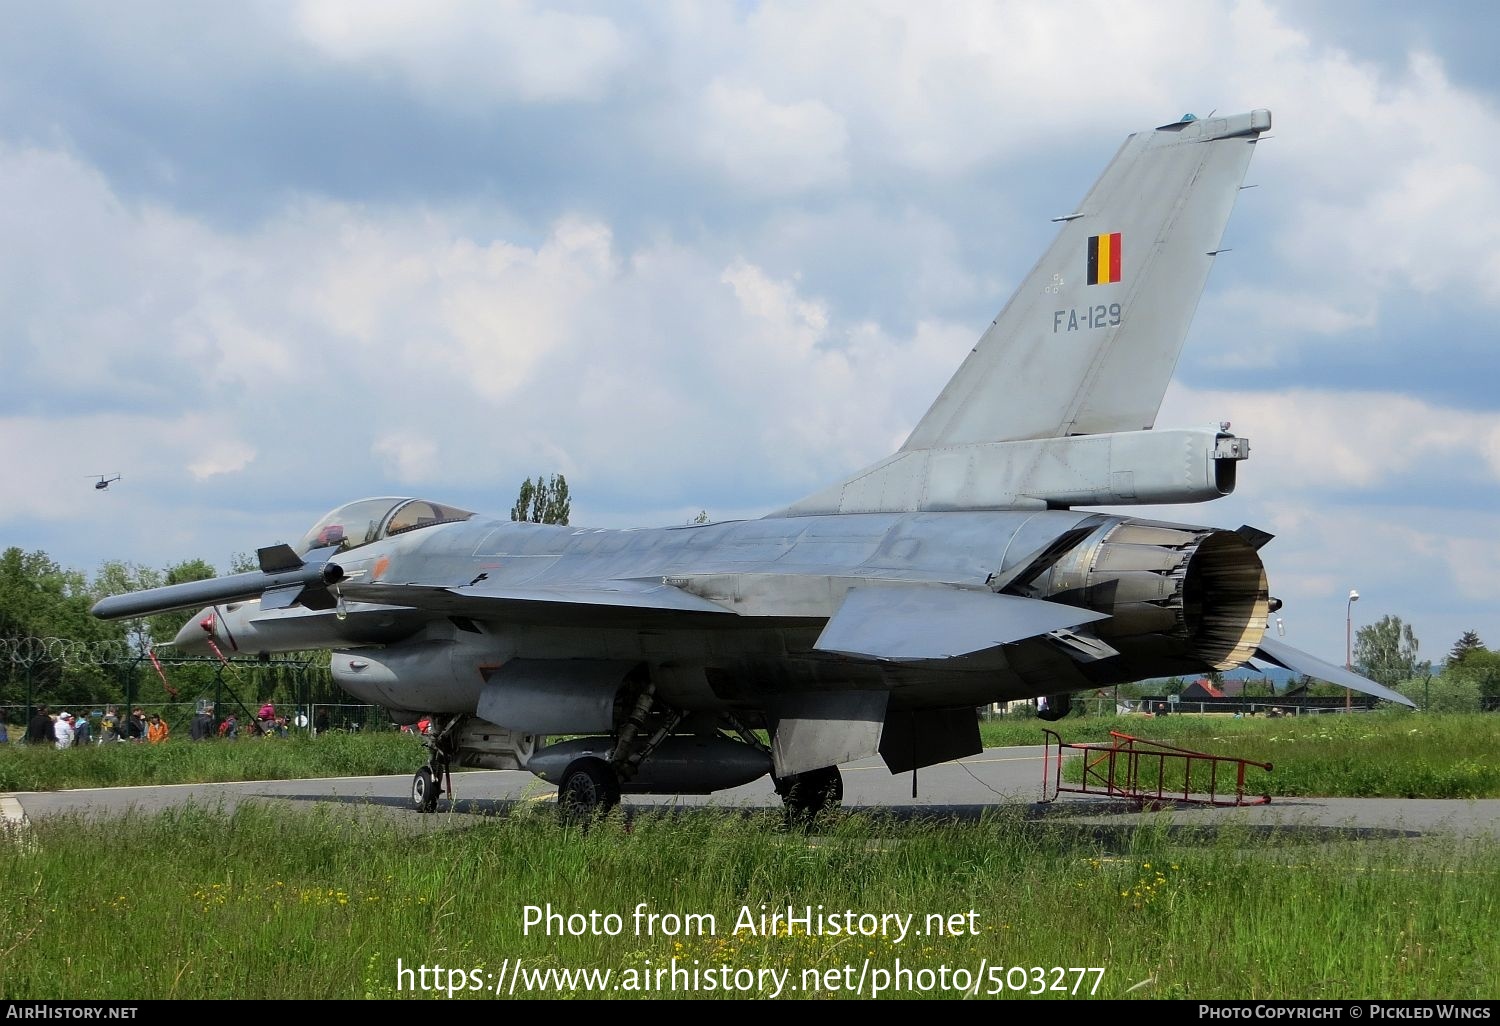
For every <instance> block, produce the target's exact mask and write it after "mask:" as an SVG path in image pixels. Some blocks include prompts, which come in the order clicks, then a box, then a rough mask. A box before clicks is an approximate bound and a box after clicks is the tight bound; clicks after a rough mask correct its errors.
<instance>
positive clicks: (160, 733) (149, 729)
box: [146, 713, 171, 745]
mask: <svg viewBox="0 0 1500 1026" xmlns="http://www.w3.org/2000/svg"><path fill="white" fill-rule="evenodd" d="M170 733H171V730H170V729H169V728H168V727H167V721H166V720H164V719H162V718H161V714H160V713H152V714H151V718H150V719H148V720H147V721H146V740H147V741H149V742H151V743H152V744H153V745H159V744H161V743H162V742H163V741H165V740H166V739H167V735H168V734H170Z"/></svg>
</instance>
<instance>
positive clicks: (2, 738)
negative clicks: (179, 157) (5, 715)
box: [0, 719, 10, 745]
mask: <svg viewBox="0 0 1500 1026" xmlns="http://www.w3.org/2000/svg"><path fill="white" fill-rule="evenodd" d="M5 744H10V728H9V727H7V726H6V725H5V720H4V719H0V745H5Z"/></svg>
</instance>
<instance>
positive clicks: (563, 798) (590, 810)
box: [557, 756, 620, 820]
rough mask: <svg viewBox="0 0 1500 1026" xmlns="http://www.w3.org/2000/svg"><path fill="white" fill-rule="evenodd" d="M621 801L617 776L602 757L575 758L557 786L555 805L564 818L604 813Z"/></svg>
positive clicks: (587, 816) (580, 817) (573, 818)
mask: <svg viewBox="0 0 1500 1026" xmlns="http://www.w3.org/2000/svg"><path fill="white" fill-rule="evenodd" d="M619 804H620V778H619V777H618V776H616V775H615V771H614V770H613V769H611V768H610V765H609V763H607V762H605V761H604V760H603V759H596V758H593V757H591V756H590V757H586V758H582V759H575V760H573V761H572V762H571V763H569V764H568V768H567V769H566V770H564V771H563V775H562V783H560V784H558V786H557V806H558V808H559V809H560V810H561V811H562V815H563V818H564V819H568V820H577V819H588V818H590V817H593V816H596V815H603V814H604V813H606V812H608V811H609V810H610V809H613V808H614V807H615V806H616V805H619Z"/></svg>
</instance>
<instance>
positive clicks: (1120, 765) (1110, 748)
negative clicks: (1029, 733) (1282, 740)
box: [1042, 728, 1271, 806]
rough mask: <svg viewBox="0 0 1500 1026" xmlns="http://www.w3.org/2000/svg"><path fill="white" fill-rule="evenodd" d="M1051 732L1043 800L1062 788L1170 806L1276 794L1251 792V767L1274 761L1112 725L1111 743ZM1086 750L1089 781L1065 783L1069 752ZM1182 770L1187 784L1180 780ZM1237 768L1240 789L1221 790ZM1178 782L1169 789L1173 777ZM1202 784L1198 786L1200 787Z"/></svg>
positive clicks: (1258, 800)
mask: <svg viewBox="0 0 1500 1026" xmlns="http://www.w3.org/2000/svg"><path fill="white" fill-rule="evenodd" d="M1042 733H1044V734H1046V735H1047V740H1046V743H1045V745H1044V747H1043V749H1042V801H1044V802H1050V801H1052V800H1054V799H1055V798H1056V797H1057V796H1058V794H1059V793H1060V792H1063V791H1067V792H1071V793H1073V794H1092V795H1100V796H1103V797H1109V798H1124V799H1126V800H1128V801H1133V802H1138V803H1140V804H1141V805H1147V804H1153V805H1165V804H1167V803H1173V804H1176V803H1181V802H1186V803H1188V804H1192V805H1224V806H1235V805H1268V804H1270V801H1271V796H1270V795H1268V794H1265V795H1252V796H1250V797H1246V796H1245V768H1246V767H1247V766H1257V767H1259V768H1260V769H1263V770H1266V771H1267V772H1270V769H1271V764H1270V763H1269V762H1254V761H1252V760H1250V759H1236V758H1232V757H1230V756H1227V755H1209V754H1208V753H1207V752H1194V751H1191V750H1189V749H1186V748H1177V747H1175V746H1173V745H1168V744H1163V743H1162V742H1160V741H1150V740H1147V739H1145V738H1139V737H1132V736H1131V735H1129V734H1121V733H1120V732H1119V731H1116V730H1111V731H1110V732H1109V736H1110V738H1111V741H1110V743H1109V744H1107V745H1103V744H1101V745H1084V744H1071V743H1069V744H1064V743H1063V739H1062V738H1061V737H1059V736H1058V735H1057V733H1056V732H1055V731H1051V730H1047V729H1046V728H1043V730H1042ZM1065 750H1070V751H1075V752H1081V753H1082V755H1081V758H1082V759H1083V782H1082V783H1080V784H1074V783H1069V784H1064V783H1063V753H1064V751H1065ZM1179 771H1180V772H1181V779H1182V781H1183V786H1182V788H1181V789H1178V788H1177V785H1176V783H1175V781H1176V780H1177V779H1178V773H1179ZM1231 772H1232V773H1233V778H1234V794H1233V796H1232V797H1231V796H1230V795H1228V794H1224V795H1221V794H1219V787H1220V786H1221V778H1223V779H1222V785H1223V786H1224V787H1226V788H1227V787H1228V777H1229V776H1230V774H1231ZM1168 779H1171V780H1172V781H1173V782H1174V783H1173V785H1172V789H1171V790H1168V788H1167V781H1168ZM1195 787H1196V788H1197V789H1196V790H1194V788H1195Z"/></svg>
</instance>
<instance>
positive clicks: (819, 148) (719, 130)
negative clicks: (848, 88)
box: [693, 80, 849, 194]
mask: <svg viewBox="0 0 1500 1026" xmlns="http://www.w3.org/2000/svg"><path fill="white" fill-rule="evenodd" d="M697 118H698V124H697V126H696V128H695V131H694V133H693V138H694V142H695V146H696V149H697V152H698V154H699V156H700V157H701V159H702V160H703V161H704V162H706V163H708V164H710V165H712V166H713V167H715V168H717V169H718V171H719V172H720V173H722V174H723V175H724V177H725V178H726V179H728V181H729V182H731V183H732V184H733V185H734V186H735V187H736V188H740V189H748V190H750V191H751V192H755V193H773V194H774V193H795V192H801V191H803V190H806V189H814V188H822V187H828V186H834V185H839V184H841V183H842V182H843V181H844V180H845V179H847V178H848V176H849V160H848V155H847V153H846V149H847V147H848V141H849V139H848V132H847V131H846V129H845V128H844V123H843V119H842V118H840V117H839V115H838V114H836V113H834V112H833V111H832V110H830V109H829V108H828V107H827V106H826V105H825V104H823V103H821V102H819V101H816V100H797V101H792V102H789V103H775V102H773V101H771V100H770V99H768V98H767V97H766V95H765V94H764V93H763V92H761V91H760V90H759V89H756V88H754V87H747V86H739V85H733V84H730V83H728V82H725V81H722V80H715V81H713V82H711V83H709V85H708V88H707V89H706V90H705V92H704V96H703V100H702V104H701V106H700V108H699V110H698V113H697Z"/></svg>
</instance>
